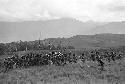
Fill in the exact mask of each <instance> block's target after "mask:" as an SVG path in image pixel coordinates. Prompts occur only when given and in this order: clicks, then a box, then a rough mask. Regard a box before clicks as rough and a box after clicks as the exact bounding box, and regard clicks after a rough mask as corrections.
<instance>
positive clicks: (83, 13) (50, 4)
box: [0, 0, 125, 21]
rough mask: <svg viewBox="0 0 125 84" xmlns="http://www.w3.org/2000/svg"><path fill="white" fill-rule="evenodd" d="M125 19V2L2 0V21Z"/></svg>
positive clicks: (120, 0)
mask: <svg viewBox="0 0 125 84" xmlns="http://www.w3.org/2000/svg"><path fill="white" fill-rule="evenodd" d="M62 17H70V18H75V19H79V20H81V21H87V20H94V21H122V20H125V0H0V21H27V20H29V21H30V20H31V21H32V20H48V19H55V18H62Z"/></svg>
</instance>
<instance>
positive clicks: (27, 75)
mask: <svg viewBox="0 0 125 84" xmlns="http://www.w3.org/2000/svg"><path fill="white" fill-rule="evenodd" d="M124 63H125V62H124V60H119V61H117V62H111V63H110V64H107V65H105V71H103V72H101V71H100V70H99V67H97V66H96V64H94V63H88V64H90V65H91V66H90V67H88V66H87V65H88V64H87V63H84V64H82V63H76V64H68V65H65V66H54V65H51V66H41V67H30V68H26V69H16V70H11V71H9V72H6V73H0V84H125V66H124Z"/></svg>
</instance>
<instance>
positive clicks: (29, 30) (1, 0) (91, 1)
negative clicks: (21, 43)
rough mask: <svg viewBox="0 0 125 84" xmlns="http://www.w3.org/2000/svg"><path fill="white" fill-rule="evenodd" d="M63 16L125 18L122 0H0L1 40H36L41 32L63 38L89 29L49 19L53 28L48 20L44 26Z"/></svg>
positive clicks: (47, 35) (124, 2)
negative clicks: (56, 22)
mask: <svg viewBox="0 0 125 84" xmlns="http://www.w3.org/2000/svg"><path fill="white" fill-rule="evenodd" d="M62 18H72V19H75V20H78V21H80V22H83V23H84V22H87V21H94V22H120V21H125V0H0V42H11V41H17V40H35V39H38V35H39V32H40V31H42V33H43V34H44V35H45V36H44V37H43V38H47V37H63V36H64V37H65V36H71V35H76V34H82V33H83V34H84V33H86V31H88V29H87V28H81V27H80V26H79V29H77V27H72V28H71V27H69V25H65V28H63V26H64V25H61V24H60V23H58V25H57V24H55V23H54V24H52V23H51V22H50V23H51V25H54V26H53V27H55V28H53V29H52V28H51V27H50V26H49V24H48V23H49V22H47V23H45V24H46V25H44V22H46V21H50V20H51V21H52V20H58V19H62ZM64 23H65V22H64ZM69 24H70V23H69ZM43 25H44V26H43ZM45 26H47V27H45ZM56 26H57V27H61V26H62V27H61V28H57V27H56ZM76 26H78V25H76ZM22 27H23V28H22ZM45 28H46V29H45ZM50 28H51V29H50ZM80 28H81V29H80ZM55 31H57V32H55ZM121 31H122V30H121ZM69 34H70V35H69Z"/></svg>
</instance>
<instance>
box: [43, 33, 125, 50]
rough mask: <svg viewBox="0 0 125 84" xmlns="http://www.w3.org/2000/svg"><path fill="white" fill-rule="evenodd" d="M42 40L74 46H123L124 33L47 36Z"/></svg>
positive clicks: (124, 41)
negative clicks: (61, 36)
mask: <svg viewBox="0 0 125 84" xmlns="http://www.w3.org/2000/svg"><path fill="white" fill-rule="evenodd" d="M44 42H46V43H47V42H50V43H51V44H53V45H57V44H59V43H60V42H61V44H62V45H63V46H66V45H71V46H74V47H75V48H92V47H113V46H125V34H111V33H103V34H96V35H76V36H73V37H71V38H49V39H46V40H44Z"/></svg>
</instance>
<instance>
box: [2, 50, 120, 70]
mask: <svg viewBox="0 0 125 84" xmlns="http://www.w3.org/2000/svg"><path fill="white" fill-rule="evenodd" d="M121 56H122V55H121V54H118V55H117V54H116V52H114V51H111V52H108V51H105V52H104V51H103V53H102V52H101V51H99V50H92V51H87V52H83V53H82V54H81V55H80V56H77V55H76V54H75V53H73V52H71V51H69V52H56V51H51V52H49V53H46V54H40V53H38V54H35V53H28V54H26V55H22V56H19V55H17V54H15V55H13V56H12V57H8V58H5V59H4V61H3V62H2V63H3V67H4V68H5V71H8V70H10V69H14V68H27V67H30V66H44V65H56V66H64V65H66V64H68V63H77V62H78V61H79V60H80V61H81V62H83V63H85V61H86V60H87V61H93V62H97V63H98V66H100V67H101V70H103V69H104V65H105V62H104V60H107V61H108V62H110V61H115V60H116V59H117V58H120V57H121Z"/></svg>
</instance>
